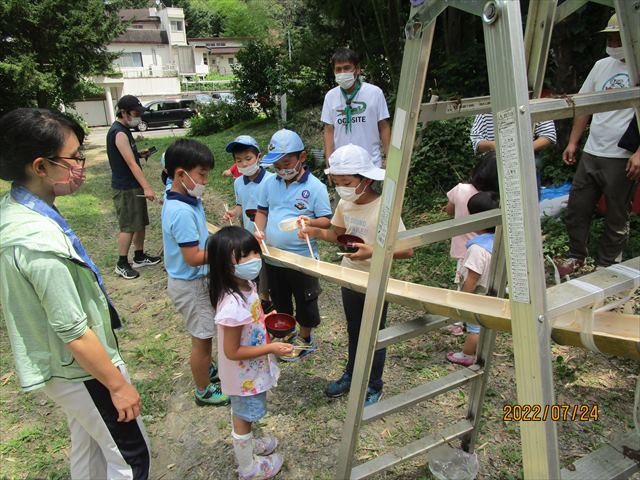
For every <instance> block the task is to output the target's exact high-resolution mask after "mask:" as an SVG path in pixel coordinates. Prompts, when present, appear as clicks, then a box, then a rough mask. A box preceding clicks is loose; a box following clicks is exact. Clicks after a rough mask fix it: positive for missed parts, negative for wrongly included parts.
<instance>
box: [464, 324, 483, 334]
mask: <svg viewBox="0 0 640 480" xmlns="http://www.w3.org/2000/svg"><path fill="white" fill-rule="evenodd" d="M464 326H465V327H467V333H480V325H475V324H473V323H465V324H464Z"/></svg>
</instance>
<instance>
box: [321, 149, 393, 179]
mask: <svg viewBox="0 0 640 480" xmlns="http://www.w3.org/2000/svg"><path fill="white" fill-rule="evenodd" d="M324 173H326V174H327V175H362V176H363V177H366V178H370V179H371V180H384V175H385V171H384V170H383V169H382V168H378V167H376V166H375V165H374V164H373V160H372V159H371V155H369V152H367V151H366V150H365V149H364V148H362V147H360V146H358V145H353V144H352V143H350V144H349V145H344V146H342V147H340V148H338V149H337V150H336V151H335V152H333V153H332V154H331V156H330V157H329V168H327V169H326V170H325V171H324Z"/></svg>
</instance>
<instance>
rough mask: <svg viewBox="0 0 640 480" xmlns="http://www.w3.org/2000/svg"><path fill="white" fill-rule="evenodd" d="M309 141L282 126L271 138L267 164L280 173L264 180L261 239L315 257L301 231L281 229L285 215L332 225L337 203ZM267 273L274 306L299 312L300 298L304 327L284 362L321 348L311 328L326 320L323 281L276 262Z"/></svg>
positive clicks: (315, 224) (299, 317) (298, 314)
mask: <svg viewBox="0 0 640 480" xmlns="http://www.w3.org/2000/svg"><path fill="white" fill-rule="evenodd" d="M306 158H307V157H306V152H305V151H304V144H303V143H302V139H301V138H300V137H299V136H298V134H297V133H295V132H292V131H291V130H285V129H282V130H278V131H277V132H276V133H274V134H273V136H272V137H271V141H270V142H269V152H268V153H267V154H266V155H265V156H264V157H263V158H262V163H263V164H273V165H274V167H275V170H276V175H274V176H271V177H269V178H267V179H265V180H264V181H263V183H264V185H263V186H262V188H261V189H260V193H259V194H258V212H257V213H256V219H255V224H256V227H257V229H256V233H255V236H256V238H257V239H258V240H259V241H261V240H265V239H266V242H267V243H268V244H269V245H273V246H274V247H277V248H280V249H282V250H286V251H288V252H292V253H296V254H298V255H302V256H305V257H310V256H311V252H309V247H308V245H307V242H306V241H305V240H301V239H300V238H298V234H297V230H293V231H291V230H289V229H286V228H285V229H281V228H280V227H279V225H280V223H281V222H282V221H285V220H291V219H293V221H294V222H295V219H299V218H300V217H304V218H305V219H306V224H307V225H309V226H312V227H319V228H328V227H329V225H330V224H331V206H330V205H329V195H328V194H327V187H326V186H325V185H324V184H323V183H322V182H321V181H320V180H318V179H317V178H316V177H315V176H313V174H312V173H311V170H309V168H308V167H305V166H304V162H305V160H306ZM310 244H311V248H312V249H313V256H314V257H316V258H317V257H318V245H317V242H316V241H315V240H311V241H310ZM266 267H267V278H268V282H269V291H270V293H271V301H272V302H273V306H274V307H275V309H276V310H277V311H278V312H280V313H288V314H289V315H293V303H292V301H291V297H293V298H294V299H295V307H296V308H295V317H296V321H297V322H298V325H299V329H298V331H297V332H294V333H293V334H292V335H291V337H290V338H289V339H288V341H289V342H290V343H292V344H293V345H294V346H298V347H301V348H299V349H296V350H294V354H293V355H292V356H291V357H287V358H284V357H282V358H281V359H282V360H283V361H296V360H298V359H300V358H302V357H304V356H306V355H308V354H310V353H311V352H313V351H314V350H315V349H316V345H315V343H314V340H313V338H312V336H311V329H313V328H315V327H317V326H318V325H319V324H320V312H319V311H318V295H319V294H320V282H319V281H318V279H317V278H315V277H312V276H310V275H306V274H304V273H302V272H299V271H297V270H293V269H290V268H285V267H276V266H274V265H269V264H267V266H266Z"/></svg>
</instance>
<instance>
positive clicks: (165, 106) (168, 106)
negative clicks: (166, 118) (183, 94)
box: [162, 102, 180, 110]
mask: <svg viewBox="0 0 640 480" xmlns="http://www.w3.org/2000/svg"><path fill="white" fill-rule="evenodd" d="M178 108H180V104H179V103H178V102H163V103H162V110H176V109H178Z"/></svg>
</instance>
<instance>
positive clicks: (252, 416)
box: [229, 392, 267, 423]
mask: <svg viewBox="0 0 640 480" xmlns="http://www.w3.org/2000/svg"><path fill="white" fill-rule="evenodd" d="M229 399H230V400H231V414H232V415H234V416H236V417H238V418H240V419H242V420H244V421H245V422H251V423H253V422H257V421H258V420H260V419H261V418H262V417H264V416H265V415H266V414H267V392H262V393H258V394H257V395H247V396H240V395H229Z"/></svg>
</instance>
